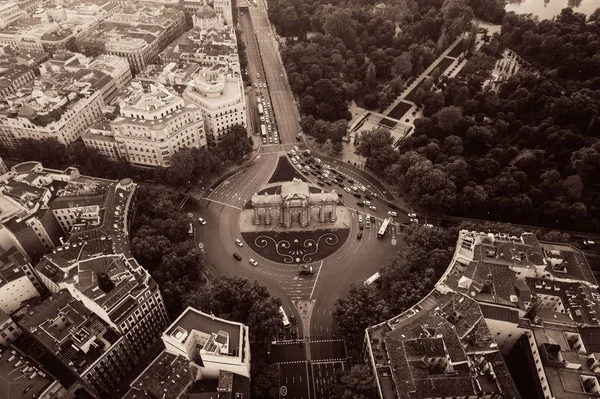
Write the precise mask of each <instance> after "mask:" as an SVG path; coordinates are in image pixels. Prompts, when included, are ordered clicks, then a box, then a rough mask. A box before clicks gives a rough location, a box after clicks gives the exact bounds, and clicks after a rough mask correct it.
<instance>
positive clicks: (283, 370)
mask: <svg viewBox="0 0 600 399" xmlns="http://www.w3.org/2000/svg"><path fill="white" fill-rule="evenodd" d="M279 381H280V383H279V386H282V387H283V386H285V391H286V395H285V398H290V399H308V398H309V395H308V389H309V385H310V379H309V375H308V365H307V364H306V362H302V363H296V364H280V365H279Z"/></svg>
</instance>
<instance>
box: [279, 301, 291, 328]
mask: <svg viewBox="0 0 600 399" xmlns="http://www.w3.org/2000/svg"><path fill="white" fill-rule="evenodd" d="M279 312H280V313H281V321H282V322H283V328H288V327H289V326H290V321H289V320H288V318H287V315H286V314H285V310H283V306H280V307H279Z"/></svg>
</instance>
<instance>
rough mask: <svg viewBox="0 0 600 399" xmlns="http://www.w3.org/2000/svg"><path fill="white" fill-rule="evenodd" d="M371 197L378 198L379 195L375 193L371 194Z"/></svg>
mask: <svg viewBox="0 0 600 399" xmlns="http://www.w3.org/2000/svg"><path fill="white" fill-rule="evenodd" d="M371 195H372V196H373V197H375V198H379V195H377V193H371Z"/></svg>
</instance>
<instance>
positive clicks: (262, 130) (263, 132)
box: [260, 123, 267, 137]
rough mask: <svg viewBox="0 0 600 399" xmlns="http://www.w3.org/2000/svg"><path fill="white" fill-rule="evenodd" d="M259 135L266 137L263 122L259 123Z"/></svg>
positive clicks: (265, 128)
mask: <svg viewBox="0 0 600 399" xmlns="http://www.w3.org/2000/svg"><path fill="white" fill-rule="evenodd" d="M260 135H261V136H263V137H267V127H266V126H265V124H264V123H263V124H262V125H260Z"/></svg>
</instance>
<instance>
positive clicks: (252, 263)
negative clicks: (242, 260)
mask: <svg viewBox="0 0 600 399" xmlns="http://www.w3.org/2000/svg"><path fill="white" fill-rule="evenodd" d="M248 263H250V264H251V265H252V266H258V262H257V261H255V260H254V259H252V258H250V259H248Z"/></svg>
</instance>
